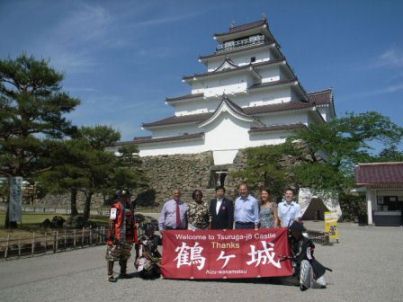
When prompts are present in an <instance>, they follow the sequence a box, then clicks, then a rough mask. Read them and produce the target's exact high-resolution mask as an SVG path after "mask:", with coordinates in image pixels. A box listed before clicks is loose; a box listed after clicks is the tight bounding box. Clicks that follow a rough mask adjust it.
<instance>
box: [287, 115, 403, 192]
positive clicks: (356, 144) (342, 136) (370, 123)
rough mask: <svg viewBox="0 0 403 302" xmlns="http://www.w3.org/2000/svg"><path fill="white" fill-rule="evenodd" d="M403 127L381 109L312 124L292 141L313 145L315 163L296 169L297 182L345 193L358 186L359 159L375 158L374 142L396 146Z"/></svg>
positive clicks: (386, 145)
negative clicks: (356, 170)
mask: <svg viewBox="0 0 403 302" xmlns="http://www.w3.org/2000/svg"><path fill="white" fill-rule="evenodd" d="M402 137H403V128H402V127H399V126H398V125H396V124H394V123H393V122H392V121H391V120H390V119H389V118H388V117H385V116H383V115H381V114H380V113H377V112H366V113H360V114H353V113H349V114H347V115H346V116H345V117H342V118H337V119H334V120H332V121H330V122H329V123H323V124H311V125H310V126H309V127H307V128H306V129H302V130H299V131H298V132H297V133H296V135H295V136H293V137H291V138H290V139H289V140H290V141H294V140H301V141H303V142H305V143H306V144H307V145H308V146H309V150H310V152H311V156H312V157H313V158H314V159H315V161H314V162H313V163H312V162H303V163H301V164H300V165H297V166H296V167H295V168H294V171H293V172H294V174H295V176H296V179H297V181H298V182H299V183H300V184H301V185H304V186H309V187H313V188H319V189H331V190H335V191H337V192H343V191H345V190H348V189H350V188H351V187H352V186H353V185H354V167H355V165H356V164H357V163H359V162H369V161H375V160H376V158H377V157H378V155H376V154H375V155H374V154H373V152H374V150H373V148H372V147H371V145H372V143H374V142H377V143H381V144H382V145H383V146H385V148H387V149H388V148H392V149H394V148H396V146H397V145H398V144H399V143H400V142H401V139H402Z"/></svg>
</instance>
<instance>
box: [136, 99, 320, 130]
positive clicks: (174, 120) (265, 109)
mask: <svg viewBox="0 0 403 302" xmlns="http://www.w3.org/2000/svg"><path fill="white" fill-rule="evenodd" d="M230 104H231V106H236V107H235V108H236V109H237V110H238V111H241V112H242V113H243V114H246V115H249V116H255V115H262V114H270V113H275V112H282V111H292V110H304V109H313V108H314V107H315V104H314V103H307V102H301V101H292V102H287V103H279V104H270V105H262V106H254V107H245V108H241V107H239V106H238V105H236V104H235V103H234V102H232V101H231V103H230ZM213 114H214V112H206V113H199V114H188V115H180V116H171V117H168V118H165V119H162V120H159V121H155V122H151V123H144V124H143V127H144V128H153V127H161V126H169V125H177V124H188V123H200V122H203V121H205V120H207V119H209V118H210V117H211V116H212V115H213Z"/></svg>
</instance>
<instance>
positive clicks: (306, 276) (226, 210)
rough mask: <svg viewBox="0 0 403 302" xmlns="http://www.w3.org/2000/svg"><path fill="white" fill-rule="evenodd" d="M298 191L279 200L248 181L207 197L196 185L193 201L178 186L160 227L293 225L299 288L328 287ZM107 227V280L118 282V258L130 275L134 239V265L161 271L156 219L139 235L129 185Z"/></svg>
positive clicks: (146, 273)
mask: <svg viewBox="0 0 403 302" xmlns="http://www.w3.org/2000/svg"><path fill="white" fill-rule="evenodd" d="M294 196H295V193H294V191H293V190H292V189H290V188H288V189H286V190H285V191H284V197H283V200H282V201H281V202H280V203H279V204H278V205H277V203H276V202H275V201H273V200H272V197H271V194H270V191H269V190H268V189H264V188H263V189H261V190H260V194H259V199H260V200H257V199H256V198H255V197H253V196H252V195H251V194H250V193H249V189H248V186H247V185H246V184H245V183H243V184H241V185H240V186H239V197H238V198H236V200H235V202H233V201H232V200H230V199H228V198H226V197H225V188H224V187H223V186H219V187H217V188H216V190H215V198H214V199H212V200H211V201H210V202H209V203H208V202H207V201H204V200H203V193H202V192H201V190H195V191H194V192H193V194H192V199H193V200H192V201H191V202H189V203H186V202H184V201H183V200H182V199H181V191H180V190H179V189H175V190H174V191H173V194H172V198H171V199H170V200H168V201H166V202H165V204H164V205H163V208H162V211H161V214H160V218H159V221H158V223H159V230H160V232H161V234H163V232H164V231H165V230H187V229H188V230H206V229H212V230H219V229H234V228H235V229H255V230H257V229H259V228H275V227H287V228H289V230H290V240H291V244H292V245H291V248H292V257H291V258H290V259H293V261H294V263H295V276H296V277H298V278H299V284H300V288H301V290H305V289H307V288H309V287H315V286H316V287H325V286H326V283H325V281H324V279H323V274H324V273H325V270H329V269H328V268H326V267H324V266H322V265H321V264H320V263H319V262H317V261H316V260H315V258H314V257H313V250H314V248H315V246H314V244H313V242H312V240H310V239H309V238H306V237H304V236H303V235H302V234H303V231H304V228H303V225H302V223H301V208H300V206H299V204H298V203H296V202H295V201H294ZM109 218H110V224H109V232H108V234H107V251H106V260H107V264H108V265H107V267H108V280H109V281H110V282H116V281H117V279H118V278H117V277H115V276H114V274H113V266H114V262H116V261H118V262H119V265H120V275H119V278H127V277H128V275H127V272H126V269H127V261H128V259H129V257H130V253H131V250H132V247H133V245H134V246H135V251H136V261H135V267H136V268H137V270H138V271H140V274H142V276H143V277H145V278H153V277H155V276H159V274H160V266H159V261H160V258H161V255H160V253H159V252H158V249H157V248H158V245H159V244H160V242H161V240H160V239H161V238H160V237H159V236H158V235H156V234H155V233H154V231H155V229H154V227H153V226H152V225H150V224H149V225H145V228H144V234H143V235H142V236H141V238H138V227H139V225H138V223H137V222H136V220H135V216H134V204H133V203H132V202H131V199H130V193H129V192H128V191H127V190H122V191H118V192H117V198H116V200H115V201H114V203H113V204H112V207H111V210H110V217H109Z"/></svg>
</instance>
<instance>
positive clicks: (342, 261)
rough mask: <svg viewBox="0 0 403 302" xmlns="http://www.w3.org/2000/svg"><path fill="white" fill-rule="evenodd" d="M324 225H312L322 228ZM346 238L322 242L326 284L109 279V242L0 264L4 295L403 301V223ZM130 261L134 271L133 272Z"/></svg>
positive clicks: (355, 229) (347, 230) (352, 228)
mask: <svg viewBox="0 0 403 302" xmlns="http://www.w3.org/2000/svg"><path fill="white" fill-rule="evenodd" d="M322 224H323V223H320V224H319V223H307V226H308V228H311V229H315V228H316V229H320V228H321V227H322ZM339 230H340V233H341V240H340V243H339V244H334V245H333V246H320V245H319V246H318V247H317V249H316V252H315V253H316V256H317V258H318V260H319V261H321V262H322V263H323V264H325V265H326V266H328V267H331V268H332V269H333V273H329V272H328V273H326V277H327V280H328V283H329V284H328V288H327V289H321V290H319V289H318V290H313V289H310V290H307V291H306V292H300V291H299V289H298V288H297V287H294V286H288V285H281V284H275V282H270V281H268V280H260V281H258V282H256V281H174V280H164V279H158V280H154V281H145V280H142V279H140V278H137V277H133V278H131V279H126V280H119V281H118V282H117V283H109V282H107V280H106V279H107V278H106V265H105V261H104V253H105V248H104V247H95V248H90V249H83V250H75V251H71V252H65V253H60V254H55V255H47V256H39V257H34V258H27V259H20V260H11V261H3V262H0V276H1V278H0V301H2V302H6V301H7V302H8V301H13V302H17V301H31V302H34V301H41V302H43V301H88V302H90V301H108V300H109V301H119V299H122V301H129V300H133V301H159V302H170V301H175V302H176V301H209V302H213V301H231V302H235V301H236V302H244V301H253V302H255V301H270V302H274V301H282V302H286V301H309V302H314V301H321V302H329V301H337V302H339V301H377V302H378V301H385V302H386V301H396V302H397V301H399V302H400V301H403V298H402V297H403V228H401V227H397V228H392V227H359V226H357V225H355V224H347V223H344V224H340V226H339ZM117 269H118V268H117V267H116V269H115V270H117ZM133 271H134V268H133V266H132V264H130V266H129V272H133Z"/></svg>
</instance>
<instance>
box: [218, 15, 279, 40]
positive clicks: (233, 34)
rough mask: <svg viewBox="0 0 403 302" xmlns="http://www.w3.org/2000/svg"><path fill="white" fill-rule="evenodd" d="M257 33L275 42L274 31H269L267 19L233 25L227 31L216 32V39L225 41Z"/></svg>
mask: <svg viewBox="0 0 403 302" xmlns="http://www.w3.org/2000/svg"><path fill="white" fill-rule="evenodd" d="M255 34H263V35H265V36H266V38H268V39H269V40H270V41H274V42H275V39H274V37H273V35H272V33H271V32H270V31H269V24H268V23H267V20H266V19H263V20H258V21H254V22H250V23H245V24H241V25H238V26H231V27H230V28H229V30H228V31H227V32H223V33H216V34H214V39H215V40H217V41H219V42H225V41H231V40H234V39H237V38H240V37H245V36H249V35H255Z"/></svg>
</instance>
